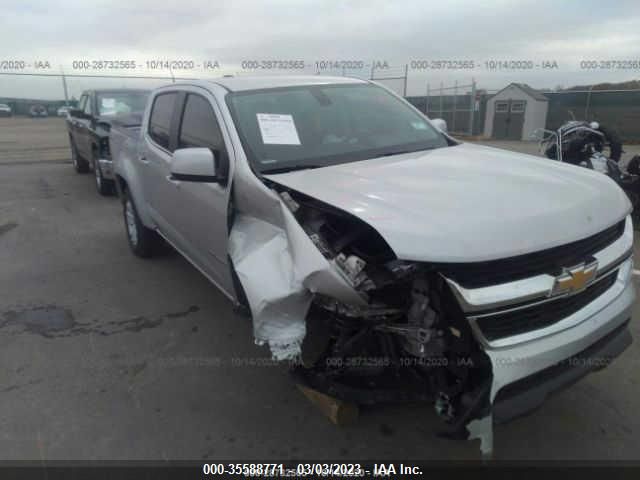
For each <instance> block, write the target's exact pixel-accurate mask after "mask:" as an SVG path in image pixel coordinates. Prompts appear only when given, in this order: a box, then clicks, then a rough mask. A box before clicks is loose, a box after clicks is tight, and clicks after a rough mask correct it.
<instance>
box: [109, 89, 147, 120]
mask: <svg viewBox="0 0 640 480" xmlns="http://www.w3.org/2000/svg"><path fill="white" fill-rule="evenodd" d="M148 96H149V93H148V92H104V93H98V115H100V116H110V115H121V114H126V113H133V112H142V111H144V108H145V106H146V104H147V97H148Z"/></svg>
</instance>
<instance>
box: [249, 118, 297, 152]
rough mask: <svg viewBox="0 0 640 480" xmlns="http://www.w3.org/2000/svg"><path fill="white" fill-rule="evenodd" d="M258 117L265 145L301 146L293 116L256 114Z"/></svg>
mask: <svg viewBox="0 0 640 480" xmlns="http://www.w3.org/2000/svg"><path fill="white" fill-rule="evenodd" d="M256 116H257V117H258V125H259V126H260V134H261V135H262V143H264V144H265V145H266V144H272V145H273V144H276V145H300V138H299V137H298V131H297V130H296V124H295V123H294V122H293V116H291V115H283V114H279V113H256Z"/></svg>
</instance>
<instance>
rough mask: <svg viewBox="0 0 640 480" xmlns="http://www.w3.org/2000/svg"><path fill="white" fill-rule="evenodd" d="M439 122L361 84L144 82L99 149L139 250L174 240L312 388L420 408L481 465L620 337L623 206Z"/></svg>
mask: <svg viewBox="0 0 640 480" xmlns="http://www.w3.org/2000/svg"><path fill="white" fill-rule="evenodd" d="M435 124H436V122H432V121H431V120H429V119H428V118H427V117H425V116H424V115H423V114H422V113H420V112H419V111H418V110H417V109H415V108H414V107H412V106H411V105H410V104H409V103H407V102H406V101H405V100H404V99H402V98H400V97H399V96H397V95H395V94H394V93H392V92H390V91H388V90H387V89H385V88H383V87H382V86H380V85H377V84H375V83H373V82H369V81H364V80H357V79H348V78H328V77H322V76H313V77H285V76H283V77H280V76H278V77H255V78H251V77H245V76H241V77H236V78H221V79H218V80H215V81H202V82H189V83H185V84H173V85H169V86H166V87H162V88H159V89H157V90H155V91H153V92H152V93H151V95H150V97H149V100H148V103H147V108H146V112H145V114H144V117H143V120H142V124H141V125H140V123H132V122H131V121H130V120H127V121H126V122H125V121H123V122H113V124H112V128H111V133H110V145H111V152H112V156H113V162H114V172H115V179H116V186H117V189H118V192H119V194H120V197H121V199H122V203H123V217H124V223H125V228H126V232H127V239H128V242H129V245H130V247H131V250H132V251H133V253H135V254H136V255H138V256H141V257H148V256H151V255H152V254H153V253H154V251H155V244H156V243H157V242H158V239H159V238H164V239H165V240H166V241H167V242H169V243H170V244H171V245H173V246H174V247H175V248H176V249H177V250H178V251H180V252H181V253H182V254H183V255H184V256H185V257H186V258H187V259H189V260H190V261H191V263H193V265H195V266H196V267H197V268H198V269H199V270H200V271H201V272H202V273H203V274H204V275H206V276H207V277H208V278H209V279H210V280H211V282H212V283H214V284H215V285H217V286H218V287H219V288H220V290H221V291H222V292H223V293H224V294H226V295H227V296H228V297H229V298H230V299H231V300H232V301H233V302H234V303H235V304H236V305H237V306H239V307H240V309H241V310H242V308H244V309H246V311H247V312H248V313H249V314H250V316H251V317H252V320H253V332H254V337H255V340H256V342H257V343H258V344H265V345H268V346H269V348H270V349H271V352H272V355H273V356H274V358H275V359H278V360H295V361H296V363H297V366H296V368H295V369H294V372H295V374H296V377H297V379H298V381H299V382H302V383H303V384H305V385H306V386H307V387H310V388H313V389H315V390H318V391H321V392H323V393H325V394H328V395H331V396H333V397H338V398H340V399H342V400H346V401H350V402H354V403H359V404H372V403H377V402H399V401H428V402H431V403H432V404H433V405H434V407H435V409H436V411H437V413H438V414H439V415H440V416H441V418H442V419H443V420H444V426H443V430H444V431H445V432H446V433H447V434H449V435H450V436H452V437H455V438H480V439H481V440H482V442H481V448H482V451H483V453H485V454H488V453H490V452H491V449H492V425H493V422H501V421H507V420H509V419H511V418H513V417H515V416H518V415H521V414H523V413H525V412H527V411H530V410H532V409H534V408H536V407H537V406H539V405H540V404H541V403H542V402H543V401H544V399H545V397H546V396H547V395H548V394H549V393H550V392H552V391H554V390H557V389H559V388H561V387H564V386H567V385H569V384H571V383H572V382H574V381H575V380H577V379H578V378H580V377H581V376H582V375H585V374H586V373H588V372H590V371H592V370H595V369H598V368H602V367H604V366H605V365H606V364H607V363H608V361H610V359H612V358H614V357H616V356H617V355H619V354H620V353H621V352H622V351H623V350H624V349H625V348H626V347H627V346H628V345H629V344H630V343H631V336H630V333H629V328H628V324H629V320H630V317H631V311H632V306H633V302H634V296H635V293H634V288H633V284H632V282H631V274H632V267H633V260H632V251H633V250H632V248H633V228H632V224H631V219H630V217H629V212H630V207H631V206H630V203H629V200H628V199H627V197H626V195H625V194H624V192H623V191H622V190H621V189H620V188H618V186H617V185H616V184H615V183H614V182H613V181H612V180H611V179H609V178H608V177H606V176H605V175H601V174H599V173H596V172H593V171H590V170H587V169H584V168H576V167H574V166H571V165H566V164H563V163H559V162H549V161H548V160H546V159H543V158H538V157H534V156H530V155H524V154H517V153H512V152H508V151H505V150H499V149H494V148H488V147H483V146H477V145H473V144H468V143H460V142H458V141H456V140H455V139H453V138H451V137H449V136H448V135H447V134H446V133H445V132H444V131H443V130H444V124H443V123H442V122H437V125H435ZM212 320H215V319H212ZM576 408H579V405H577V406H576ZM585 421H588V419H585Z"/></svg>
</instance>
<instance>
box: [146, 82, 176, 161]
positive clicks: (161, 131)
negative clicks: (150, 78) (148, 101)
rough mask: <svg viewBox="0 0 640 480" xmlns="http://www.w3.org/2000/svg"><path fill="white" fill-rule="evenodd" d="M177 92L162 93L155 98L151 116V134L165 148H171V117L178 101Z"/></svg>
mask: <svg viewBox="0 0 640 480" xmlns="http://www.w3.org/2000/svg"><path fill="white" fill-rule="evenodd" d="M176 96H177V94H176V93H175V92H171V93H162V94H160V95H158V96H157V97H156V98H155V99H154V100H153V107H152V108H151V117H150V118H149V136H150V137H151V138H152V139H153V141H154V142H156V143H157V144H158V145H160V146H161V147H163V148H166V149H167V150H169V136H170V132H171V117H172V116H173V106H174V104H175V102H176Z"/></svg>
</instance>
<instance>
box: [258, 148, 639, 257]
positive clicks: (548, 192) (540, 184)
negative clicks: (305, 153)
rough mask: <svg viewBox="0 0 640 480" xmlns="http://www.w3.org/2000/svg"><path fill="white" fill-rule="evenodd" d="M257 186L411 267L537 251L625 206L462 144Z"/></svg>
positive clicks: (587, 230)
mask: <svg viewBox="0 0 640 480" xmlns="http://www.w3.org/2000/svg"><path fill="white" fill-rule="evenodd" d="M266 178H268V179H270V180H272V181H274V182H277V183H279V184H281V185H284V186H286V187H289V188H291V189H293V190H297V191H299V192H301V193H304V194H306V195H309V196H311V197H314V198H316V199H318V200H321V201H323V202H325V203H327V204H330V205H332V206H334V207H337V208H339V209H341V210H344V211H347V212H349V213H351V214H353V215H355V216H356V217H358V218H360V219H361V220H363V221H365V222H367V223H368V224H369V225H371V226H372V227H374V228H375V229H376V230H377V231H378V232H379V233H380V234H381V235H382V236H383V237H384V239H385V240H386V241H387V243H388V244H389V246H390V247H391V248H392V249H393V251H394V252H395V254H396V256H397V257H398V258H400V259H404V260H415V261H433V262H475V261H483V260H493V259H497V258H505V257H510V256H514V255H519V254H523V253H528V252H533V251H537V250H542V249H545V248H549V247H553V246H557V245H562V244H565V243H568V242H572V241H575V240H579V239H581V238H585V237H588V236H590V235H593V234H595V233H597V232H599V231H601V230H604V229H605V228H607V227H609V226H611V225H613V224H614V223H616V222H617V221H619V220H621V219H622V218H624V217H625V215H626V214H627V213H628V212H629V210H630V208H631V207H630V203H629V201H628V199H627V197H626V195H625V194H624V192H623V191H622V190H621V189H620V188H619V187H618V186H617V185H616V184H615V183H614V182H613V181H612V180H611V179H609V178H608V177H607V176H606V175H603V174H601V173H597V172H593V171H591V170H588V169H586V168H582V167H576V166H572V165H566V164H562V163H560V162H556V161H553V160H548V159H544V158H539V157H534V156H532V155H525V154H519V153H513V152H509V151H506V150H501V149H496V148H490V147H484V146H478V145H471V144H461V145H458V146H455V147H448V148H439V149H436V150H430V151H424V152H415V153H409V154H404V155H397V156H394V157H383V158H377V159H372V160H366V161H359V162H352V163H346V164H342V165H335V166H331V167H324V168H318V169H313V170H302V171H297V172H290V173H283V174H277V175H266Z"/></svg>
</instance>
